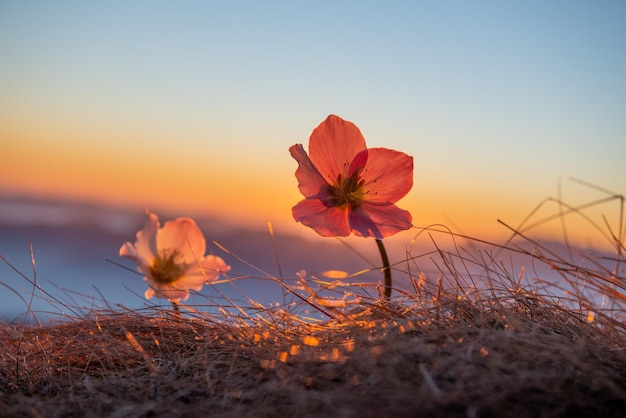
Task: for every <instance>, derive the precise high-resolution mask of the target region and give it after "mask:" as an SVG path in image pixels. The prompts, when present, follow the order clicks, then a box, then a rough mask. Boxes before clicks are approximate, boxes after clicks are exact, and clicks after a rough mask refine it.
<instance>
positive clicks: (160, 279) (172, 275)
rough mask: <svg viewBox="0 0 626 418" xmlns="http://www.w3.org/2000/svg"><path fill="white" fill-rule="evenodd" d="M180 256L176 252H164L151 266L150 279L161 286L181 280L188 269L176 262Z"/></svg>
mask: <svg viewBox="0 0 626 418" xmlns="http://www.w3.org/2000/svg"><path fill="white" fill-rule="evenodd" d="M179 255H180V253H179V252H178V251H176V250H164V251H162V252H161V253H160V254H159V255H158V256H157V257H156V258H155V259H154V262H153V263H152V266H150V272H149V273H150V278H151V279H152V280H154V281H155V282H157V283H161V284H171V283H173V282H175V281H176V280H178V279H180V278H181V277H182V276H183V275H184V274H185V271H186V270H187V267H186V266H185V265H184V264H180V263H177V262H176V258H178V256H179Z"/></svg>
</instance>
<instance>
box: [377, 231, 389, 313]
mask: <svg viewBox="0 0 626 418" xmlns="http://www.w3.org/2000/svg"><path fill="white" fill-rule="evenodd" d="M376 245H378V251H380V258H382V260H383V273H384V274H385V292H384V293H385V300H387V301H389V299H391V266H390V265H389V257H388V256H387V250H385V244H383V240H382V239H377V240H376Z"/></svg>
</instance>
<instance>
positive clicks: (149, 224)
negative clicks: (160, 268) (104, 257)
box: [120, 211, 159, 270]
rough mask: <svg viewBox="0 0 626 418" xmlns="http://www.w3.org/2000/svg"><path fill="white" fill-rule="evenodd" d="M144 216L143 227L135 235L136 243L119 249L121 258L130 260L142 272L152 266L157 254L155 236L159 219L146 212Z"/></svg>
mask: <svg viewBox="0 0 626 418" xmlns="http://www.w3.org/2000/svg"><path fill="white" fill-rule="evenodd" d="M145 215H146V220H145V222H144V227H143V229H142V230H141V231H139V232H137V235H136V237H137V241H136V242H135V243H134V244H131V243H130V242H126V243H124V245H122V247H121V248H120V256H121V257H126V258H130V259H131V260H133V261H134V262H135V263H137V265H139V266H140V269H141V268H143V270H145V269H146V266H150V265H151V264H152V261H153V260H154V257H155V256H156V254H157V248H156V234H157V230H158V228H159V217H158V216H157V215H156V214H154V213H151V212H150V211H146V213H145Z"/></svg>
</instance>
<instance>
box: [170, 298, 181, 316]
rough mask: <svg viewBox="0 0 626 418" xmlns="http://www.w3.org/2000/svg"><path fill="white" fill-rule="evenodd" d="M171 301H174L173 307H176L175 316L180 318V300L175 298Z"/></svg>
mask: <svg viewBox="0 0 626 418" xmlns="http://www.w3.org/2000/svg"><path fill="white" fill-rule="evenodd" d="M170 302H172V308H174V316H175V317H177V318H180V317H181V316H180V306H179V305H178V302H177V301H175V300H171V301H170Z"/></svg>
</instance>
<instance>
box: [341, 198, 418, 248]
mask: <svg viewBox="0 0 626 418" xmlns="http://www.w3.org/2000/svg"><path fill="white" fill-rule="evenodd" d="M412 226H413V225H412V224H411V213H409V212H408V211H406V210H404V209H400V208H399V207H397V206H396V205H385V206H380V205H372V204H368V203H367V202H366V203H363V205H362V206H361V207H360V208H358V209H356V210H353V211H351V212H350V227H351V228H352V232H354V233H355V234H356V235H359V236H362V237H374V238H377V239H382V238H384V237H389V236H391V235H394V234H397V233H398V232H400V231H404V230H406V229H409V228H411V227H412Z"/></svg>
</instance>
